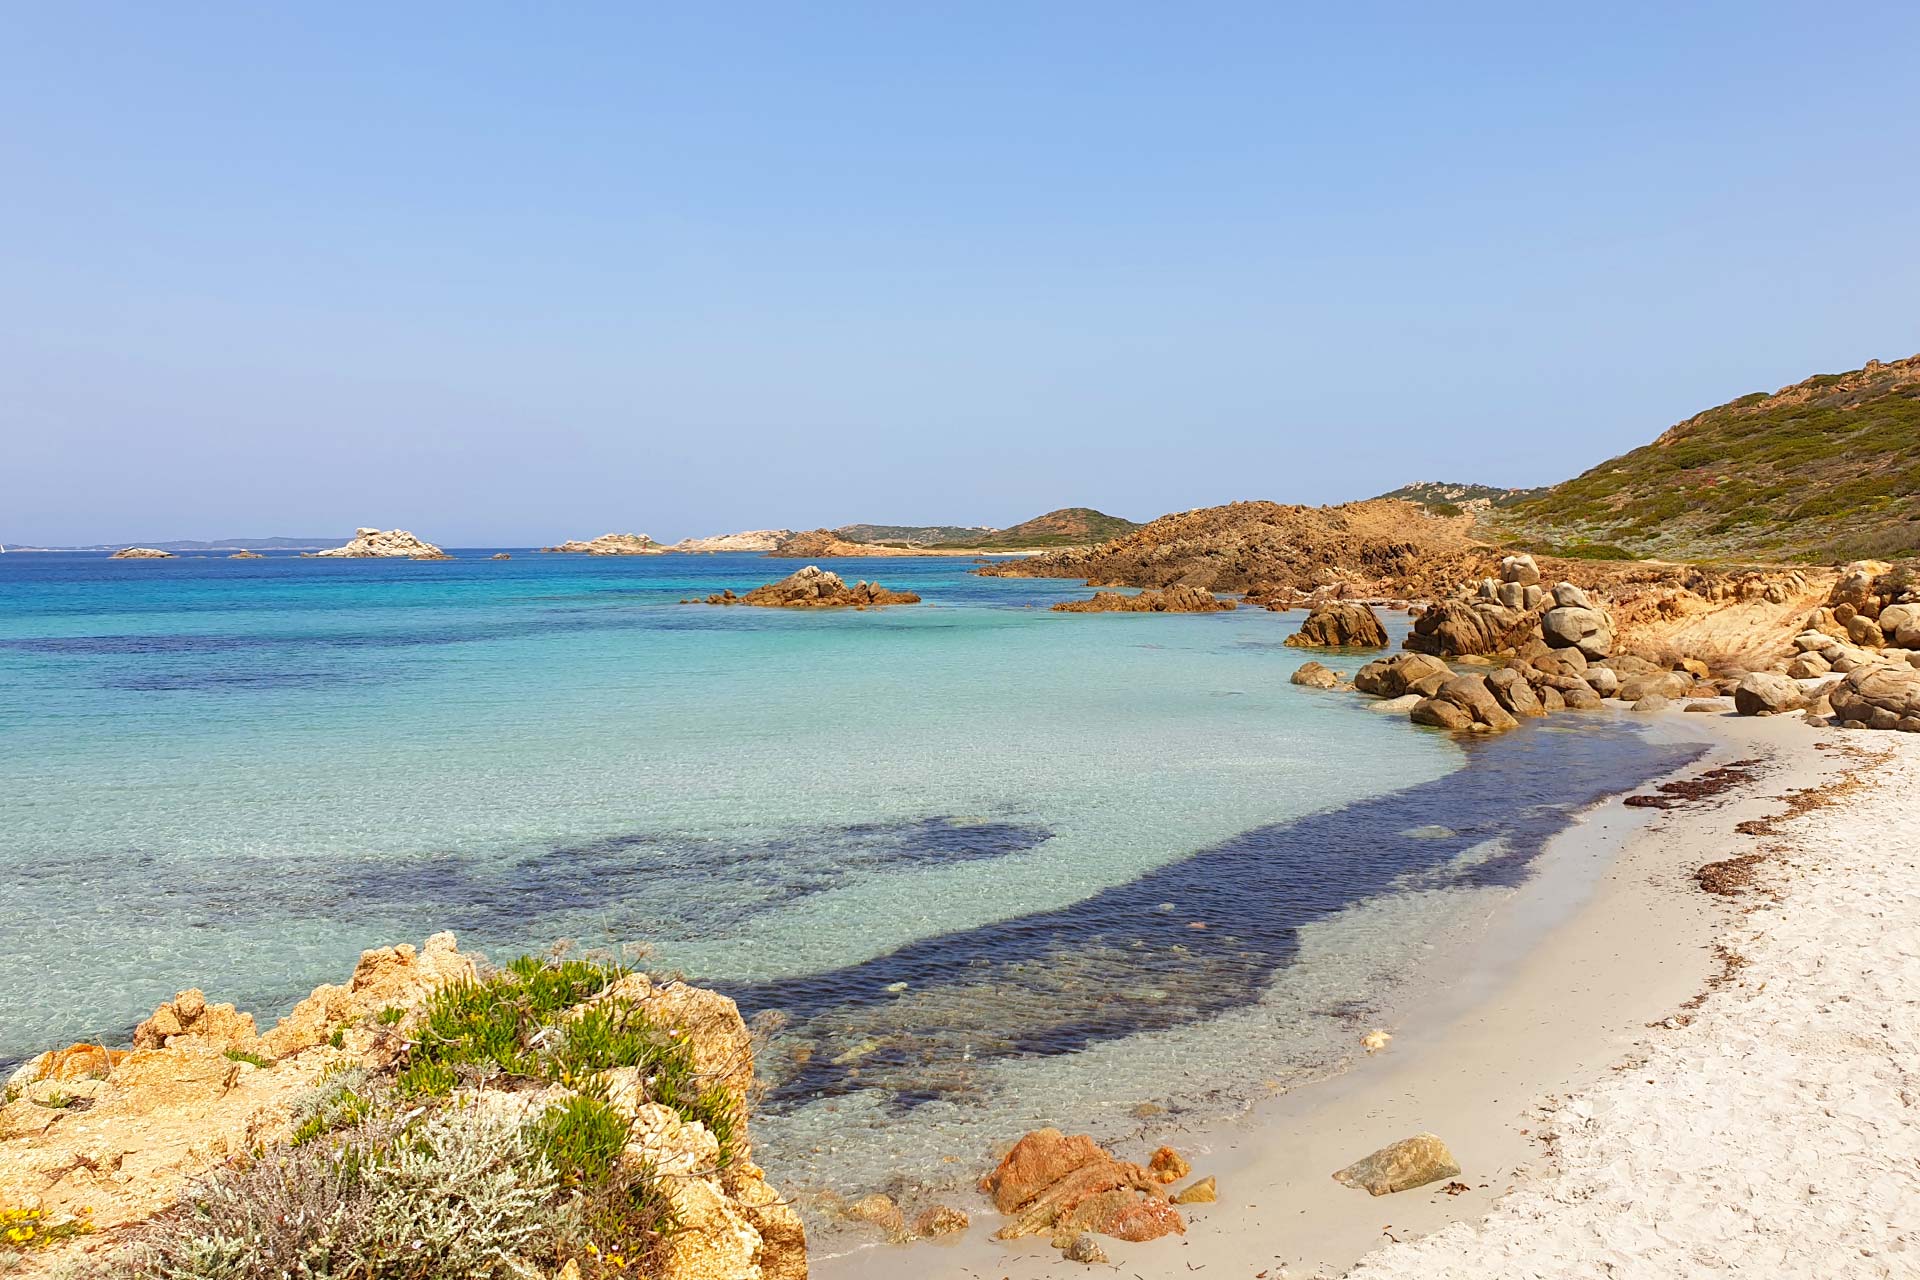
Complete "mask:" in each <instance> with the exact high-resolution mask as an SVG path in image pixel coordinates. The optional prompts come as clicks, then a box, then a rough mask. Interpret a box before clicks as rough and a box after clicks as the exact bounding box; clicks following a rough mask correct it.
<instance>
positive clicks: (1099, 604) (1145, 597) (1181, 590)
mask: <svg viewBox="0 0 1920 1280" xmlns="http://www.w3.org/2000/svg"><path fill="white" fill-rule="evenodd" d="M1238 607H1239V605H1238V602H1237V601H1233V600H1222V599H1220V598H1218V597H1217V596H1215V595H1214V594H1213V593H1212V592H1211V591H1202V590H1201V589H1200V588H1198V587H1189V586H1184V585H1181V586H1172V587H1168V588H1167V589H1166V590H1164V591H1151V590H1149V591H1141V592H1138V593H1136V594H1134V595H1130V596H1126V595H1121V594H1120V593H1119V592H1118V591H1096V592H1094V593H1093V599H1091V600H1063V601H1061V602H1060V603H1059V604H1056V605H1054V606H1053V611H1054V612H1055V613H1225V612H1227V611H1229V610H1231V609H1235V608H1238Z"/></svg>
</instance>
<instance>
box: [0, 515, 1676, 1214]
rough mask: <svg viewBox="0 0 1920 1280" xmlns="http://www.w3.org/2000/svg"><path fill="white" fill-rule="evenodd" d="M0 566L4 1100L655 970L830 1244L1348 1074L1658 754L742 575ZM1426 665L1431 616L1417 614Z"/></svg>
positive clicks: (699, 562)
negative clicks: (751, 1109)
mask: <svg viewBox="0 0 1920 1280" xmlns="http://www.w3.org/2000/svg"><path fill="white" fill-rule="evenodd" d="M495 550H496V549H495V548H474V549H462V550H457V551H455V552H453V554H454V556H455V558H454V559H452V560H449V561H410V560H335V559H306V558H300V557H297V556H289V555H269V556H267V557H266V558H263V559H252V560H232V559H227V558H225V557H224V555H211V556H207V557H194V556H181V557H178V558H175V559H172V560H145V561H142V560H135V561H116V560H111V559H108V558H107V557H106V556H104V555H103V554H97V553H12V554H7V555H4V556H0V889H3V890H4V892H0V991H4V992H6V993H7V995H6V996H5V998H4V999H0V1067H5V1066H7V1065H10V1064H14V1063H17V1062H19V1061H21V1060H23V1059H24V1058H26V1057H28V1056H30V1055H31V1054H33V1053H36V1052H38V1051H40V1050H42V1049H46V1048H49V1047H54V1046H59V1045H64V1044H67V1043H69V1042H72V1041H75V1040H96V1041H106V1042H109V1043H112V1042H116V1041H120V1042H124V1041H125V1040H126V1039H127V1037H128V1036H129V1035H130V1033H131V1030H132V1028H133V1026H134V1024H135V1023H137V1022H138V1021H139V1020H140V1019H141V1018H143V1017H144V1016H145V1015H146V1014H147V1013H149V1012H151V1010H152V1009H153V1007H154V1006H155V1005H156V1004H157V1003H159V1002H160V1001H162V1000H165V999H167V998H169V997H171V996H172V995H173V994H174V993H175V992H176V991H178V990H180V989H182V988H185V987H189V986H196V987H200V988H202V989H203V990H204V991H205V992H206V993H207V995H208V997H209V998H210V999H213V1000H223V1001H231V1002H233V1003H235V1004H237V1005H238V1006H240V1007H241V1008H243V1009H248V1010H252V1011H254V1012H255V1013H256V1015H258V1016H259V1017H260V1019H261V1021H262V1024H263V1025H268V1024H270V1023H271V1021H272V1019H273V1018H275V1017H276V1016H278V1015H279V1014H281V1013H283V1012H284V1011H285V1010H286V1009H288V1008H289V1007H290V1006H291V1005H292V1004H293V1003H294V1002H295V1001H296V1000H297V999H299V998H300V997H302V996H303V995H305V994H306V993H307V992H308V991H309V990H310V989H311V988H312V987H313V986H315V985H316V984H318V983H321V982H329V981H341V980H343V979H344V977H345V976H346V974H348V973H349V972H350V971H351V969H352V967H353V963H354V960H355V958H356V957H357V956H358V954H359V953H360V951H361V950H362V949H364V948H368V947H373V946H379V945H385V944H390V943H395V942H401V941H412V942H414V943H416V944H417V943H418V942H419V941H420V940H421V939H422V938H424V937H425V936H426V935H427V934H429V933H432V932H436V931H439V930H446V929H451V930H453V931H455V932H456V933H457V934H458V935H459V937H460V941H461V945H462V947H463V948H467V949H477V950H480V951H483V952H485V953H486V954H487V955H488V956H489V957H492V958H493V959H495V960H497V961H504V960H506V959H508V958H511V957H512V956H515V955H518V954H521V953H523V952H539V951H545V950H548V949H550V948H553V947H555V946H562V947H565V946H571V947H573V948H576V949H578V950H602V949H603V950H607V951H611V952H614V953H616V954H633V955H637V954H640V953H641V952H642V951H644V953H645V956H646V958H645V961H644V963H645V964H646V966H647V967H649V968H652V969H656V970H664V971H671V972H677V973H681V974H684V975H686V976H687V977H688V978H689V979H691V980H693V981H696V982H699V983H702V984H704V985H709V986H713V987H716V988H718V989H720V990H722V991H725V992H727V993H728V994H730V995H732V996H733V997H734V998H736V999H737V1000H738V1001H739V1003H740V1005H741V1007H742V1010H743V1012H745V1013H746V1014H747V1015H748V1016H749V1017H750V1018H752V1019H753V1020H754V1022H755V1025H756V1027H757V1028H759V1030H760V1031H761V1032H762V1033H763V1035H764V1039H763V1041H762V1043H761V1046H760V1049H759V1053H758V1058H759V1062H758V1065H759V1070H760V1075H761V1077H762V1079H763V1080H764V1082H765V1084H766V1092H765V1096H764V1097H762V1098H761V1099H760V1100H759V1102H758V1111H757V1114H756V1116H755V1119H754V1128H753V1132H754V1138H755V1143H756V1152H757V1158H758V1159H759V1160H760V1162H761V1163H762V1164H764V1165H765V1166H766V1167H767V1168H768V1170H769V1172H770V1173H771V1174H772V1175H773V1176H774V1177H775V1179H776V1181H778V1182H779V1183H780V1185H781V1186H782V1187H783V1190H787V1191H789V1192H790V1193H792V1194H794V1195H795V1196H796V1197H797V1198H799V1199H800V1201H801V1203H802V1204H803V1205H806V1204H809V1203H824V1202H825V1200H826V1199H830V1198H831V1197H833V1196H836V1195H851V1194H859V1193H862V1192H865V1191H868V1190H873V1189H890V1190H894V1191H896V1192H898V1191H902V1190H906V1191H925V1190H929V1189H931V1190H933V1191H937V1190H938V1189H940V1188H941V1187H943V1186H949V1185H951V1186H959V1185H961V1184H962V1183H963V1182H965V1181H967V1180H969V1179H970V1178H971V1177H974V1176H977V1174H978V1172H979V1169H980V1168H981V1167H982V1162H983V1161H984V1160H985V1159H986V1158H987V1153H988V1152H989V1151H990V1150H991V1149H992V1147H993V1144H994V1143H996V1142H999V1141H1003V1140H1004V1139H1006V1138H1008V1137H1011V1136H1017V1135H1018V1134H1019V1133H1020V1132H1022V1131H1023V1130H1024V1129H1026V1128H1030V1127H1033V1126H1034V1125H1036V1124H1040V1123H1052V1124H1058V1125H1062V1126H1065V1127H1068V1128H1074V1129H1087V1130H1092V1131H1094V1132H1096V1133H1110V1132H1112V1131H1114V1130H1116V1129H1117V1128H1120V1127H1124V1126H1126V1125H1129V1124H1135V1123H1140V1122H1141V1118H1142V1117H1148V1116H1155V1115H1160V1116H1183V1115H1184V1116H1193V1115H1195V1114H1196V1113H1202V1112H1206V1111H1208V1110H1210V1109H1213V1110H1217V1109H1220V1108H1225V1107H1231V1106H1237V1105H1243V1104H1244V1103H1245V1101H1246V1100H1247V1099H1248V1098H1249V1097H1251V1096H1254V1095H1257V1094H1258V1093H1259V1092H1260V1091H1261V1090H1262V1089H1267V1090H1271V1089H1272V1088H1274V1087H1278V1085H1280V1084H1284V1083H1286V1082H1291V1081H1299V1080H1305V1079H1309V1078H1312V1077H1313V1076H1314V1075H1316V1074H1318V1073H1324V1072H1326V1071H1328V1070H1331V1069H1333V1068H1334V1067H1335V1066H1337V1064H1338V1063H1339V1062H1340V1061H1342V1060H1343V1059H1344V1057H1345V1056H1346V1055H1348V1054H1350V1053H1351V1052H1352V1046H1353V1043H1354V1041H1355V1039H1356V1037H1357V1035H1358V1033H1359V1031H1360V1030H1361V1029H1363V1028H1364V1027H1365V1026H1366V1025H1368V1022H1369V1020H1370V1019H1371V1018H1373V1017H1375V1016H1378V1013H1379V1011H1380V1010H1381V1009H1382V1008H1383V1007H1386V1006H1387V1005H1388V1004H1389V1003H1390V1001H1391V999H1392V996H1393V993H1394V991H1395V990H1396V989H1397V988H1398V986H1399V984H1404V983H1405V982H1407V981H1408V980H1409V979H1410V978H1412V977H1414V976H1415V975H1418V974H1420V973H1421V971H1422V966H1423V965H1424V964H1425V963H1427V961H1428V959H1429V958H1430V957H1431V956H1432V955H1434V954H1435V949H1436V947H1438V946H1439V945H1440V944H1441V943H1442V942H1443V941H1446V940H1450V939H1457V938H1458V937H1459V936H1460V934H1461V931H1462V930H1471V929H1472V928H1473V927H1474V922H1476V921H1480V920H1484V919H1485V917H1486V915H1487V912H1488V911H1489V910H1490V909H1491V908H1492V907H1493V906H1494V905H1495V904H1497V903H1498V902H1500V901H1502V900H1504V899H1505V898H1507V897H1509V896H1511V895H1512V894H1513V893H1514V892H1515V891H1516V889H1517V888H1518V887H1520V886H1522V885H1523V884H1525V882H1526V881H1527V879H1528V877H1529V876H1531V875H1532V874H1533V869H1534V867H1535V864H1536V862H1537V860H1538V858H1539V855H1540V853H1541V851H1542V849H1543V847H1544V846H1545V844H1546V842H1547V841H1548V840H1549V839H1550V838H1551V837H1553V836H1554V835H1555V834H1557V833H1559V832H1560V831H1562V830H1564V829H1565V828H1567V827H1568V826H1569V825H1571V824H1573V823H1575V822H1578V821H1579V820H1580V815H1581V814H1582V813H1583V812H1584V811H1586V810H1588V809H1589V808H1590V807H1591V806H1593V805H1594V804H1596V803H1597V802H1599V801H1600V800H1602V799H1604V798H1605V797H1607V796H1608V795H1611V794H1614V793H1617V792H1620V791H1624V790H1628V789H1631V788H1633V787H1635V786H1637V785H1639V784H1640V783H1642V782H1644V781H1646V780H1648V779H1650V778H1653V777H1655V776H1657V775H1660V774H1663V773H1666V772H1669V771H1671V770H1672V769H1674V768H1676V767H1678V766H1679V765H1681V764H1683V763H1685V761H1686V760H1688V759H1690V758H1692V756H1694V755H1697V754H1698V753H1699V751H1700V747H1699V746H1698V745H1690V744H1687V743H1684V742H1674V741H1672V740H1666V739H1662V738H1660V737H1659V736H1658V735H1652V734H1649V733H1647V732H1646V731H1645V730H1644V729H1642V728H1641V727H1640V726H1639V725H1636V724H1635V723H1633V722H1631V721H1630V720H1628V719H1627V718H1625V717H1619V716H1613V715H1587V716H1562V717H1555V718H1554V719H1553V720H1551V721H1535V722H1529V723H1527V724H1525V725H1523V726H1522V728H1520V729H1519V730H1517V731H1515V732H1512V733H1508V734H1505V735H1499V736H1493V737H1486V738H1458V737H1454V736H1451V735H1448V734H1444V733H1441V732H1438V731H1432V730H1423V729H1418V728H1415V727H1413V726H1411V725H1409V724H1408V722H1407V721H1406V720H1405V719H1404V718H1403V717H1400V716H1395V715H1383V714H1380V713H1376V712H1371V711H1368V710H1367V709H1366V707H1365V703H1366V701H1367V700H1366V699H1364V698H1361V697H1358V696H1356V695H1354V694H1352V693H1347V692H1322V691H1317V690H1312V689H1307V688H1303V687H1300V686H1296V685H1293V684H1291V683H1289V681H1288V676H1289V675H1290V674H1291V673H1292V671H1293V670H1294V669H1295V668H1296V667H1298V666H1299V665H1300V664H1301V663H1302V662H1303V661H1305V660H1306V659H1307V658H1309V657H1319V658H1320V659H1321V660H1322V661H1325V662H1326V663H1327V664H1328V665H1330V666H1333V667H1334V668H1335V669H1336V670H1339V671H1342V672H1351V671H1352V670H1354V669H1355V668H1357V667H1358V666H1359V665H1360V664H1361V663H1362V662H1364V661H1365V660H1366V659H1367V658H1368V657H1369V656H1371V655H1366V654H1336V655H1331V656H1328V655H1315V654H1310V653H1304V652H1302V651H1300V650H1296V649H1290V648H1287V647H1285V645H1284V643H1283V642H1284V640H1285V639H1286V637H1287V636H1288V635H1290V634H1292V633H1293V631H1294V630H1296V629H1297V626H1298V623H1299V622H1300V620H1301V617H1302V615H1301V614H1299V613H1297V612H1296V613H1291V614H1288V613H1276V612H1268V611H1266V610H1262V609H1252V608H1241V609H1239V610H1236V611H1233V612H1229V613H1219V614H1209V615H1155V614H1070V613H1055V612H1051V611H1050V610H1049V608H1048V606H1049V605H1051V604H1053V603H1056V602H1058V601H1061V600H1065V599H1070V598H1075V597H1082V596H1085V595H1086V594H1087V593H1088V589H1087V588H1085V587H1083V586H1081V585H1080V584H1079V583H1076V582H1065V581H1057V580H1044V579H1020V578H983V577H979V576H977V575H975V574H974V573H973V572H972V569H973V568H974V565H973V563H972V562H970V561H969V560H967V559H965V558H948V557H911V558H886V559H874V560H846V561H835V562H832V564H831V565H830V567H831V568H833V569H834V570H836V571H837V572H839V573H840V574H842V575H843V576H845V577H846V578H847V579H848V580H849V581H853V580H855V579H856V578H868V579H872V580H876V581H878V582H880V583H882V584H884V585H885V586H887V587H890V588H894V589H897V590H912V591H916V592H918V593H920V594H921V595H922V596H923V597H924V603H923V604H920V605H915V606H905V607H896V608H890V609H885V610H876V611H866V612H850V611H783V610H763V609H752V608H742V607H733V608H722V607H714V606H709V605H705V604H691V603H684V601H687V600H689V599H696V598H701V597H704V596H706V595H708V594H710V593H713V592H718V591H720V590H722V589H725V588H732V589H733V590H734V591H736V592H744V591H746V590H748V589H750V588H752V587H754V586H757V585H759V584H761V583H764V582H768V581H771V580H773V579H776V578H778V577H781V576H784V575H785V574H786V573H788V572H791V571H792V570H794V569H796V568H798V567H799V565H798V563H796V562H794V561H791V560H781V559H771V558H767V557H763V556H758V555H704V556H703V555H666V556H652V557H606V558H602V557H577V556H562V555H546V554H541V553H538V552H535V551H529V550H527V549H523V548H510V549H507V550H508V551H509V553H510V555H511V559H506V560H495V559H492V558H491V557H492V555H493V553H494V551H495ZM1390 629H1391V630H1392V632H1393V635H1394V637H1395V640H1396V642H1397V641H1398V639H1399V638H1400V636H1402V635H1403V634H1404V632H1405V619H1404V618H1400V617H1395V618H1393V619H1391V620H1390Z"/></svg>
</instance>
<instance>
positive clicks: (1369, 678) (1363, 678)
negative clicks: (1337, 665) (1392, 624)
mask: <svg viewBox="0 0 1920 1280" xmlns="http://www.w3.org/2000/svg"><path fill="white" fill-rule="evenodd" d="M1452 678H1453V668H1451V667H1449V666H1448V665H1447V664H1446V663H1444V662H1442V661H1441V660H1440V659H1438V658H1436V657H1434V656H1432V655H1431V654H1425V653H1399V654H1395V655H1394V656H1392V657H1390V658H1375V659H1374V660H1373V661H1372V662H1369V663H1368V664H1367V665H1366V666H1364V667H1362V668H1360V670H1359V671H1357V672H1355V673H1354V677H1353V685H1354V688H1356V689H1358V690H1360V692H1362V693H1370V694H1373V695H1374V696H1375V697H1378V698H1398V697H1401V696H1403V695H1406V694H1409V693H1416V694H1419V695H1420V696H1421V697H1428V696H1431V695H1432V694H1435V693H1438V692H1439V690H1440V686H1441V685H1443V684H1445V683H1446V682H1447V681H1448V680H1451V679H1452Z"/></svg>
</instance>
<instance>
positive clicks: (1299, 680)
mask: <svg viewBox="0 0 1920 1280" xmlns="http://www.w3.org/2000/svg"><path fill="white" fill-rule="evenodd" d="M1289 679H1290V680H1291V682H1292V683H1293V684H1299V685H1305V686H1306V687H1307V688H1309V689H1331V688H1334V687H1335V686H1336V685H1338V684H1339V683H1340V677H1339V676H1338V675H1337V674H1335V673H1334V671H1333V670H1332V669H1331V668H1328V667H1323V666H1321V665H1320V664H1319V663H1317V662H1309V663H1307V664H1306V665H1305V666H1303V667H1301V668H1300V669H1299V670H1298V671H1296V672H1294V673H1293V675H1292V676H1291V677H1290V678H1289Z"/></svg>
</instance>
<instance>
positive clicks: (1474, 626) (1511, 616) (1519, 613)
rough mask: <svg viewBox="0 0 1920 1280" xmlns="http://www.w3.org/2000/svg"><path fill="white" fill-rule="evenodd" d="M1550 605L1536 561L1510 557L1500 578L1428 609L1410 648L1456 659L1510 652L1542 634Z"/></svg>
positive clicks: (1409, 642)
mask: <svg viewBox="0 0 1920 1280" xmlns="http://www.w3.org/2000/svg"><path fill="white" fill-rule="evenodd" d="M1545 602H1546V593H1545V592H1544V591H1542V590H1541V588H1540V567H1539V565H1537V564H1535V563H1534V559H1533V557H1532V556H1507V557H1505V558H1503V559H1502V560H1501V561H1500V577H1499V578H1498V579H1495V578H1482V579H1481V580H1480V583H1479V585H1478V587H1477V588H1475V589H1474V590H1473V592H1472V593H1471V594H1469V593H1467V592H1464V591H1463V592H1459V593H1456V594H1455V595H1453V596H1451V597H1449V598H1448V599H1445V600H1440V601H1437V602H1436V603H1435V604H1434V605H1433V606H1432V607H1430V608H1428V609H1426V610H1423V611H1422V612H1421V614H1420V616H1419V617H1417V618H1415V619H1414V622H1413V631H1412V633H1411V634H1409V635H1408V636H1407V639H1406V647H1407V648H1409V649H1412V650H1413V651H1415V652H1416V653H1431V654H1436V655H1442V656H1455V657H1476V656H1484V655H1486V654H1494V653H1509V652H1512V651H1514V650H1515V649H1518V648H1519V647H1520V646H1521V645H1522V644H1524V643H1526V641H1527V640H1528V639H1530V638H1532V637H1533V636H1535V635H1536V634H1537V631H1536V627H1537V625H1538V623H1539V611H1540V609H1541V608H1542V607H1543V605H1544V604H1545Z"/></svg>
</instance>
